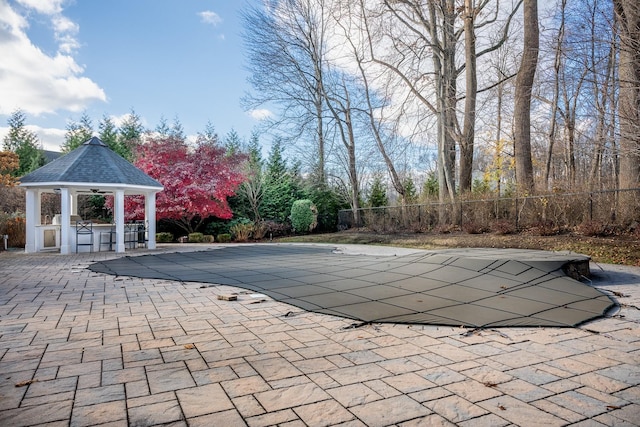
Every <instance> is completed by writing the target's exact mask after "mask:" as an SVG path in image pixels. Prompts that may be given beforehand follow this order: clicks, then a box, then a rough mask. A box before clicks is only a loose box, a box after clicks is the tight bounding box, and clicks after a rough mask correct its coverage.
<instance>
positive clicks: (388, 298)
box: [89, 244, 615, 328]
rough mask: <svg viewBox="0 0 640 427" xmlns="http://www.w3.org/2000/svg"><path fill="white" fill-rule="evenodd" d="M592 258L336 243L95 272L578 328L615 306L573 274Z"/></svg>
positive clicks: (305, 301)
mask: <svg viewBox="0 0 640 427" xmlns="http://www.w3.org/2000/svg"><path fill="white" fill-rule="evenodd" d="M588 261H589V258H588V257H585V256H583V255H577V254H567V253H555V252H545V251H529V250H514V249H451V250H440V251H419V252H414V253H410V254H406V255H400V256H381V255H350V254H345V253H341V252H340V251H339V250H337V248H335V247H329V246H302V245H290V244H257V245H234V246H224V247H220V248H216V249H212V250H206V251H200V252H177V253H165V254H156V255H143V256H131V257H123V258H118V259H113V260H108V261H102V262H98V263H95V264H92V265H91V266H90V267H89V268H90V269H91V270H93V271H95V272H101V273H106V274H112V275H119V276H135V277H142V278H150V279H168V280H178V281H182V282H203V283H210V284H220V285H232V286H237V287H240V288H244V289H248V290H250V291H253V292H259V293H262V294H265V295H268V296H269V297H271V298H273V299H275V300H278V301H281V302H284V303H287V304H291V305H293V306H296V307H299V308H302V309H304V310H309V311H313V312H317V313H324V314H329V315H334V316H340V317H344V318H349V319H353V320H356V321H361V322H384V323H407V324H430V325H450V326H466V327H476V328H480V327H500V326H560V327H568V326H575V325H578V324H580V323H583V322H585V321H588V320H591V319H594V318H596V317H600V316H602V315H604V314H605V313H606V311H607V310H609V309H610V308H611V307H612V306H614V305H615V302H614V301H613V300H612V299H611V298H610V297H609V296H607V295H606V294H604V293H602V292H601V291H599V290H598V289H595V288H593V287H591V286H589V285H587V284H585V283H582V282H580V281H577V280H574V279H572V278H570V277H568V276H567V275H566V274H565V271H564V268H565V267H566V266H567V265H569V264H572V263H585V262H586V263H587V265H588Z"/></svg>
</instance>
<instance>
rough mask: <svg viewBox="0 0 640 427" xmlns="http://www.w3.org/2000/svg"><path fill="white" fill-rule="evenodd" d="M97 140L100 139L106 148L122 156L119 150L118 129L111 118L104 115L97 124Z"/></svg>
mask: <svg viewBox="0 0 640 427" xmlns="http://www.w3.org/2000/svg"><path fill="white" fill-rule="evenodd" d="M98 138H100V140H101V141H102V142H104V143H105V144H106V145H107V147H109V148H111V149H112V150H113V151H115V152H116V153H118V154H120V155H122V154H121V153H120V150H119V148H120V147H119V146H120V144H119V141H118V129H117V127H116V125H115V123H113V120H112V119H111V117H109V116H108V115H106V114H105V115H103V116H102V119H101V120H100V123H98Z"/></svg>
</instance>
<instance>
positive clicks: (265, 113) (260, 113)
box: [249, 108, 273, 120]
mask: <svg viewBox="0 0 640 427" xmlns="http://www.w3.org/2000/svg"><path fill="white" fill-rule="evenodd" d="M249 116H251V118H253V119H255V120H264V119H268V118H269V117H273V113H272V112H271V111H270V110H267V109H266V108H259V109H255V110H250V111H249Z"/></svg>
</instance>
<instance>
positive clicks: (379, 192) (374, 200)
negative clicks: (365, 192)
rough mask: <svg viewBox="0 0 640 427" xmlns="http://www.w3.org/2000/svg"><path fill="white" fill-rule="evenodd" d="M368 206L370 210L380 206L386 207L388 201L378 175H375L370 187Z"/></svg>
mask: <svg viewBox="0 0 640 427" xmlns="http://www.w3.org/2000/svg"><path fill="white" fill-rule="evenodd" d="M368 202H369V203H368V204H369V206H370V207H372V208H377V207H381V206H387V205H388V204H389V199H388V198H387V191H386V190H385V188H384V185H383V184H382V178H381V177H380V175H376V176H375V177H374V178H373V184H372V185H371V191H370V192H369V200H368Z"/></svg>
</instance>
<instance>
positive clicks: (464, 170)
mask: <svg viewBox="0 0 640 427" xmlns="http://www.w3.org/2000/svg"><path fill="white" fill-rule="evenodd" d="M475 16H476V9H475V7H474V0H464V57H465V83H466V88H465V90H466V93H465V101H464V124H463V128H462V139H461V141H460V192H461V193H465V192H469V191H471V184H472V179H473V144H474V139H475V122H476V98H477V94H478V76H477V72H476V59H477V58H476V34H475V28H474V24H475Z"/></svg>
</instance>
